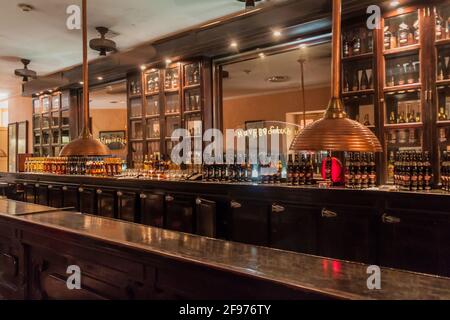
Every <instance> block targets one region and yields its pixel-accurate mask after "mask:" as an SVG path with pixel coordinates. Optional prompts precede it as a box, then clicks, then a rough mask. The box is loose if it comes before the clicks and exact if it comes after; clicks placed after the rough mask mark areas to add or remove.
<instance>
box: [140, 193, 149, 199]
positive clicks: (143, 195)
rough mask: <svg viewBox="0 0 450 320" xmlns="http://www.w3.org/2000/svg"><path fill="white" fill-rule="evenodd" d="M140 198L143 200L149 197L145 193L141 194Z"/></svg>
mask: <svg viewBox="0 0 450 320" xmlns="http://www.w3.org/2000/svg"><path fill="white" fill-rule="evenodd" d="M139 197H140V198H141V199H147V195H146V194H144V193H141V194H140V195H139Z"/></svg>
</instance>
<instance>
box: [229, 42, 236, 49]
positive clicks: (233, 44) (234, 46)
mask: <svg viewBox="0 0 450 320" xmlns="http://www.w3.org/2000/svg"><path fill="white" fill-rule="evenodd" d="M237 46H238V44H237V42H236V41H231V43H230V47H232V48H237Z"/></svg>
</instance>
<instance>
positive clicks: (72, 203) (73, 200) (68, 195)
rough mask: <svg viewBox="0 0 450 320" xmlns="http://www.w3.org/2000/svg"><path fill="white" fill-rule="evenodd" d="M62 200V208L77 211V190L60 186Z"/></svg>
mask: <svg viewBox="0 0 450 320" xmlns="http://www.w3.org/2000/svg"><path fill="white" fill-rule="evenodd" d="M61 190H62V200H63V205H62V206H63V207H64V208H71V207H72V208H75V210H79V204H78V188H77V187H71V186H62V187H61Z"/></svg>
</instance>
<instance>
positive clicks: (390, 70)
mask: <svg viewBox="0 0 450 320" xmlns="http://www.w3.org/2000/svg"><path fill="white" fill-rule="evenodd" d="M419 82H420V63H419V61H412V60H410V61H409V62H407V63H397V64H395V63H389V62H388V67H387V70H386V86H388V87H393V86H401V85H405V84H413V83H419Z"/></svg>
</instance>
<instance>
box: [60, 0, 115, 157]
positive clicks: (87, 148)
mask: <svg viewBox="0 0 450 320" xmlns="http://www.w3.org/2000/svg"><path fill="white" fill-rule="evenodd" d="M86 7H87V5H86V0H83V9H82V11H83V30H82V32H83V130H82V131H81V134H80V136H79V137H78V138H77V139H75V140H73V141H71V142H70V143H69V144H67V145H66V146H65V147H64V148H63V149H62V150H61V152H60V154H59V155H60V156H61V157H71V156H108V155H109V154H110V152H109V149H108V147H107V146H106V145H104V144H103V143H101V142H100V141H98V140H96V139H94V137H93V136H92V134H91V132H90V130H89V73H88V61H87V10H86Z"/></svg>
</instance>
